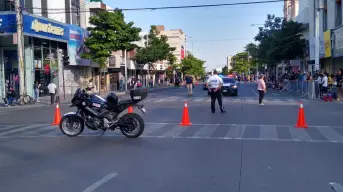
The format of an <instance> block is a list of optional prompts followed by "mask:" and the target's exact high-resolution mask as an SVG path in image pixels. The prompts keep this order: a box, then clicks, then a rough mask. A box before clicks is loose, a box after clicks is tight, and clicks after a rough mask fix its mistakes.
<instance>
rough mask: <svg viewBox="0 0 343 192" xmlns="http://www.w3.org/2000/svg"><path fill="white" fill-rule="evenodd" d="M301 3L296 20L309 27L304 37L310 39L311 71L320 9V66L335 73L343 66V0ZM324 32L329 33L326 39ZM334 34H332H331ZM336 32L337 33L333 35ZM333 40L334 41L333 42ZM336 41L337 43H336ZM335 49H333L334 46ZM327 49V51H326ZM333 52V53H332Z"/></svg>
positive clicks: (316, 0)
mask: <svg viewBox="0 0 343 192" xmlns="http://www.w3.org/2000/svg"><path fill="white" fill-rule="evenodd" d="M295 2H298V3H299V14H298V15H297V16H296V18H295V20H296V21H297V22H301V23H304V25H305V27H307V29H306V30H305V31H304V32H303V35H304V38H305V39H308V40H309V50H308V56H309V58H308V63H309V64H312V65H310V67H309V70H310V71H311V70H312V69H314V68H313V64H314V60H315V13H316V11H317V10H318V9H317V8H319V7H320V8H321V9H319V10H320V11H319V39H320V68H321V69H325V70H326V71H327V72H330V73H334V72H335V71H336V70H337V69H339V68H342V67H343V59H342V57H341V56H343V55H342V54H340V52H342V49H343V47H342V45H340V42H341V41H342V40H343V38H342V37H341V35H340V34H341V33H342V32H341V31H342V30H341V28H342V20H343V15H342V6H343V5H342V1H341V0H301V1H295ZM324 33H326V34H327V38H328V39H326V40H325V38H324ZM331 34H332V35H331ZM333 34H336V35H333ZM331 41H332V42H331ZM335 42H336V43H335ZM331 44H332V46H334V49H333V50H331V48H332V46H331ZM325 50H326V51H325ZM331 52H332V53H333V54H332V55H331Z"/></svg>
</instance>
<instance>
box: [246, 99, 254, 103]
mask: <svg viewBox="0 0 343 192" xmlns="http://www.w3.org/2000/svg"><path fill="white" fill-rule="evenodd" d="M245 101H246V102H250V103H252V102H255V100H254V99H246V100H245Z"/></svg>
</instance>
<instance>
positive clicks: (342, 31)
mask: <svg viewBox="0 0 343 192" xmlns="http://www.w3.org/2000/svg"><path fill="white" fill-rule="evenodd" d="M333 36H334V38H333V39H334V41H333V44H334V45H333V56H334V57H341V56H343V27H339V28H337V29H335V30H334V31H333Z"/></svg>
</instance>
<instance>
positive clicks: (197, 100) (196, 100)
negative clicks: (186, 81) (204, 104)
mask: <svg viewBox="0 0 343 192" xmlns="http://www.w3.org/2000/svg"><path fill="white" fill-rule="evenodd" d="M202 100H203V98H198V99H195V100H194V101H195V102H199V101H202Z"/></svg>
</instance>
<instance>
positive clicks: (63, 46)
mask: <svg viewBox="0 0 343 192" xmlns="http://www.w3.org/2000/svg"><path fill="white" fill-rule="evenodd" d="M57 2H59V1H55V2H54V1H53V0H22V1H20V3H21V8H22V10H23V32H24V34H23V36H24V37H23V40H24V47H23V50H24V74H25V77H24V84H25V87H24V88H25V92H26V93H27V94H29V95H31V96H33V95H34V94H33V85H34V82H39V83H40V84H41V85H42V86H41V88H40V96H44V95H47V94H48V89H47V85H48V84H49V83H50V82H54V83H55V84H56V85H57V86H58V87H59V94H63V93H65V91H66V90H67V89H68V87H67V85H66V84H65V80H66V79H68V78H69V77H70V75H68V69H65V67H64V66H63V63H62V56H63V55H71V53H75V54H74V55H80V52H82V51H83V48H84V46H83V40H84V39H85V37H86V36H87V35H86V31H85V30H83V29H82V28H80V27H79V26H78V25H73V24H70V23H74V21H75V24H78V22H77V19H76V20H74V21H73V20H70V21H69V23H66V22H68V20H67V19H66V18H67V16H66V11H65V7H63V6H64V5H62V4H63V3H64V1H63V2H62V1H61V2H59V3H60V4H58V3H57ZM66 2H67V1H66ZM33 6H34V7H33ZM36 6H38V8H37V7H36ZM52 6H53V7H54V9H55V10H54V11H57V9H59V8H61V10H60V12H58V13H53V12H51V7H52ZM62 9H63V10H62ZM70 12H71V11H68V13H70ZM52 18H53V19H52ZM54 19H56V20H54ZM16 26H17V22H16V15H15V12H14V5H13V2H10V1H1V3H0V99H3V98H4V97H5V96H6V92H7V90H8V88H9V87H13V88H14V89H15V91H16V92H17V93H18V92H19V79H20V78H19V76H18V74H19V73H18V56H17V52H18V50H17V40H18V39H17V35H16V31H17V29H16ZM70 58H71V64H72V63H73V62H74V63H87V61H85V60H82V59H81V58H77V57H73V56H70ZM88 62H89V61H88ZM69 89H72V88H69Z"/></svg>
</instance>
